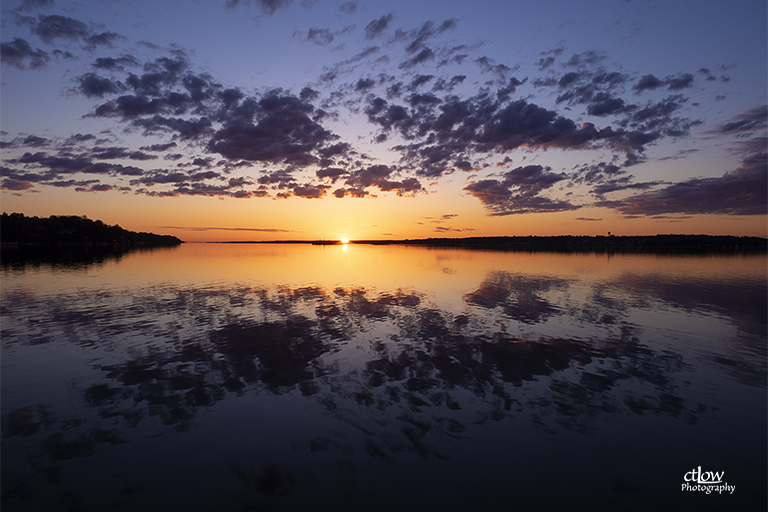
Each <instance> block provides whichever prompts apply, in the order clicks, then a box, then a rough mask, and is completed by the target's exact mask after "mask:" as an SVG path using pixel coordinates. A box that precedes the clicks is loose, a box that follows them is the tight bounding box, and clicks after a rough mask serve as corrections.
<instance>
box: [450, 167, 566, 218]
mask: <svg viewBox="0 0 768 512" xmlns="http://www.w3.org/2000/svg"><path fill="white" fill-rule="evenodd" d="M565 179H567V176H566V175H565V174H557V173H553V172H551V169H550V168H549V167H542V166H540V165H528V166H525V167H517V168H515V169H512V170H511V171H508V172H506V173H504V179H503V180H493V179H486V180H480V181H477V182H472V183H470V184H469V185H467V186H466V187H464V190H466V191H467V192H469V193H470V195H472V196H473V197H475V198H477V199H478V200H480V202H481V203H483V205H484V206H485V208H486V210H488V212H489V214H490V215H492V216H501V215H515V214H523V213H545V212H560V211H568V210H576V209H578V208H579V207H578V206H575V205H573V204H571V203H569V202H567V201H554V200H552V199H549V198H547V197H543V196H541V195H539V194H540V193H541V192H543V191H545V190H546V189H549V188H551V187H552V186H553V185H554V184H555V183H558V182H561V181H563V180H565Z"/></svg>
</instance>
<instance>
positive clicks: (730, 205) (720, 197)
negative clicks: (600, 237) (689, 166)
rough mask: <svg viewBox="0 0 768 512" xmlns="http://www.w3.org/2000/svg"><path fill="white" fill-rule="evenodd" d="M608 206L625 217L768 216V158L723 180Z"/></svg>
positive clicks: (757, 158)
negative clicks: (694, 215) (676, 215)
mask: <svg viewBox="0 0 768 512" xmlns="http://www.w3.org/2000/svg"><path fill="white" fill-rule="evenodd" d="M598 206H606V207H608V208H612V209H614V210H617V211H618V212H620V213H622V214H624V215H645V216H655V215H662V214H668V213H672V214H678V213H682V214H725V215H765V214H766V213H768V154H766V153H760V154H756V155H752V156H750V157H748V158H746V159H745V160H744V161H743V162H742V164H741V166H739V167H738V168H737V169H736V170H734V171H732V172H728V173H725V174H724V175H723V176H722V177H720V178H694V179H689V180H686V181H683V182H680V183H675V184H673V185H669V186H667V187H664V188H662V189H660V190H656V191H653V192H646V193H643V194H638V195H635V196H631V197H628V198H626V199H622V200H619V201H605V202H602V203H598Z"/></svg>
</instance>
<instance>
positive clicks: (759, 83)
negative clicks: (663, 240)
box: [0, 0, 768, 241]
mask: <svg viewBox="0 0 768 512" xmlns="http://www.w3.org/2000/svg"><path fill="white" fill-rule="evenodd" d="M0 9H1V11H0V13H1V14H0V15H1V18H0V22H1V26H0V28H1V31H0V42H1V46H0V56H1V57H2V59H1V60H2V67H1V74H0V131H1V132H2V133H1V134H0V135H1V139H0V149H1V150H2V153H1V154H2V162H1V164H0V165H1V167H0V171H1V172H2V177H0V193H1V196H0V206H1V207H2V211H3V212H6V213H12V212H19V213H23V214H25V215H29V216H32V215H35V216H49V215H86V216H88V217H89V218H91V219H100V220H102V221H104V222H105V223H107V224H119V225H120V226H122V227H124V228H126V229H130V230H134V231H151V232H154V233H160V234H171V235H175V236H178V237H179V238H181V239H182V240H185V241H223V240H302V239H312V240H314V239H340V238H342V237H348V238H350V239H353V240H354V239H406V238H428V237H467V236H527V235H537V236H546V235H569V234H573V235H607V234H608V233H612V234H615V235H655V234H658V233H683V234H713V235H714V234H718V235H719V234H726V235H727V234H730V235H739V236H766V235H768V216H767V214H768V163H767V162H768V156H767V155H768V135H767V132H766V129H767V128H768V99H767V98H766V93H767V89H768V51H767V49H768V42H767V41H768V39H767V38H768V28H767V25H768V12H767V6H766V2H765V1H764V0H742V1H739V2H725V1H711V0H690V1H689V0H664V1H658V2H655V1H645V0H644V1H635V0H589V1H586V0H542V1H539V2H518V1H498V0H497V1H490V0H476V1H473V2H459V1H440V2H436V1H420V2H413V1H400V0H394V1H392V0H388V1H386V2H378V1H363V0H360V1H355V0H353V1H344V0H340V1H324V0H303V1H302V0H191V1H190V0H183V1H182V0H151V1H149V0H130V1H129V0H100V1H81V2H66V1H63V0H16V1H14V0H5V1H3V2H2V7H0Z"/></svg>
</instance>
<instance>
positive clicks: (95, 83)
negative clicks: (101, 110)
mask: <svg viewBox="0 0 768 512" xmlns="http://www.w3.org/2000/svg"><path fill="white" fill-rule="evenodd" d="M124 90H125V86H124V85H123V84H121V83H120V82H115V81H113V80H110V79H109V78H103V77H100V76H98V75H97V74H96V73H86V74H84V75H82V76H80V77H79V78H78V91H79V92H80V93H82V94H83V95H84V96H86V97H88V98H103V97H104V96H106V95H114V94H118V93H120V92H122V91H124Z"/></svg>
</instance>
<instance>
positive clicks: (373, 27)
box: [364, 12, 395, 39]
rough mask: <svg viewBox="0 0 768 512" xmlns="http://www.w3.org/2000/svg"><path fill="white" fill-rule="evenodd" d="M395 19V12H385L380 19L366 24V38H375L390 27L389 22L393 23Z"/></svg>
mask: <svg viewBox="0 0 768 512" xmlns="http://www.w3.org/2000/svg"><path fill="white" fill-rule="evenodd" d="M394 19H395V13H394V12H391V13H389V14H385V15H384V16H382V17H381V18H379V19H376V20H373V21H371V22H370V23H368V25H366V26H365V31H364V35H365V38H366V39H374V38H376V37H378V36H379V35H381V34H382V33H383V32H384V31H385V30H387V28H389V24H390V23H392V20H394Z"/></svg>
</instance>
